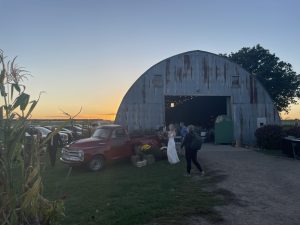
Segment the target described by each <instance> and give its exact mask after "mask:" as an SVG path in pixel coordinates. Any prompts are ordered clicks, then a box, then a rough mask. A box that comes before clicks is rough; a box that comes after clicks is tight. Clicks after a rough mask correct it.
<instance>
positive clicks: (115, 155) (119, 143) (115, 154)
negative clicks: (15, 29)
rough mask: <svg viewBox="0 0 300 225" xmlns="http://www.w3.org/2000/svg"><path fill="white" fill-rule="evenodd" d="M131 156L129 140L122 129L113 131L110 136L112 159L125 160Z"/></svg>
mask: <svg viewBox="0 0 300 225" xmlns="http://www.w3.org/2000/svg"><path fill="white" fill-rule="evenodd" d="M131 154H132V147H131V142H130V139H129V137H128V135H127V133H126V132H125V130H124V129H123V128H117V129H115V130H114V131H113V132H112V134H111V155H112V159H119V158H125V157H128V156H130V155H131Z"/></svg>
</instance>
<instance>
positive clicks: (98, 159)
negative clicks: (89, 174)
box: [88, 156, 104, 171]
mask: <svg viewBox="0 0 300 225" xmlns="http://www.w3.org/2000/svg"><path fill="white" fill-rule="evenodd" d="M103 167H104V158H103V157H102V156H95V157H94V158H92V160H91V161H90V162H89V163H88V168H89V170H91V171H99V170H101V169H103Z"/></svg>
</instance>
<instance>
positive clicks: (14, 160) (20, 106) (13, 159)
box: [0, 50, 64, 225]
mask: <svg viewBox="0 0 300 225" xmlns="http://www.w3.org/2000/svg"><path fill="white" fill-rule="evenodd" d="M5 60H6V57H5V56H4V54H3V51H2V50H0V65H1V67H0V70H1V74H0V92H1V98H0V99H1V100H0V225H42V224H43V225H44V224H45V225H46V224H57V223H58V220H59V218H60V217H61V216H63V211H64V206H63V202H62V201H61V200H57V201H49V200H47V199H46V198H44V197H43V183H42V176H41V170H42V168H41V162H40V151H41V147H42V146H43V145H44V144H45V143H40V141H39V137H38V136H34V135H30V134H28V133H26V128H27V127H28V120H29V119H30V117H31V114H32V112H33V110H34V108H35V107H36V105H37V104H38V102H39V98H40V96H39V97H38V99H37V100H31V99H30V95H29V94H28V93H26V92H25V91H26V87H25V85H24V80H25V79H28V76H29V73H28V72H27V71H25V70H23V69H22V68H21V67H19V66H18V65H17V64H16V62H15V61H16V58H14V59H13V60H12V61H8V62H6V61H5Z"/></svg>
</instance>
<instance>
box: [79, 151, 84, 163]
mask: <svg viewBox="0 0 300 225" xmlns="http://www.w3.org/2000/svg"><path fill="white" fill-rule="evenodd" d="M78 157H79V158H80V160H82V161H83V160H84V151H82V150H79V151H78Z"/></svg>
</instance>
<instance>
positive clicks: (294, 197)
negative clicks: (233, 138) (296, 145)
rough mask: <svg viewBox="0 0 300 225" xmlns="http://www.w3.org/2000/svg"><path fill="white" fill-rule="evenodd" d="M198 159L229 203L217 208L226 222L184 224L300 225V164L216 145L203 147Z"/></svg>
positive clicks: (198, 219)
mask: <svg viewBox="0 0 300 225" xmlns="http://www.w3.org/2000/svg"><path fill="white" fill-rule="evenodd" d="M198 157H199V160H200V162H201V164H202V166H203V167H204V169H205V170H206V172H207V174H208V175H209V176H211V177H216V178H217V179H218V182H217V187H215V188H217V189H221V190H224V189H225V193H226V190H227V191H228V193H231V195H229V198H230V201H229V203H228V205H225V206H220V207H218V208H216V210H217V211H219V212H220V213H221V215H222V216H223V218H224V221H222V222H217V223H212V222H208V221H206V220H204V219H203V218H198V217H192V218H190V219H189V220H188V221H185V224H191V225H198V224H201V225H210V224H219V225H300V160H293V159H289V158H283V157H275V156H270V155H265V154H263V153H259V152H256V151H253V150H250V149H245V148H235V147H231V146H226V145H213V144H204V145H203V148H202V150H201V151H200V152H199V154H198ZM209 176H208V177H209ZM202 179H204V181H205V179H208V178H205V177H204V178H202Z"/></svg>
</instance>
